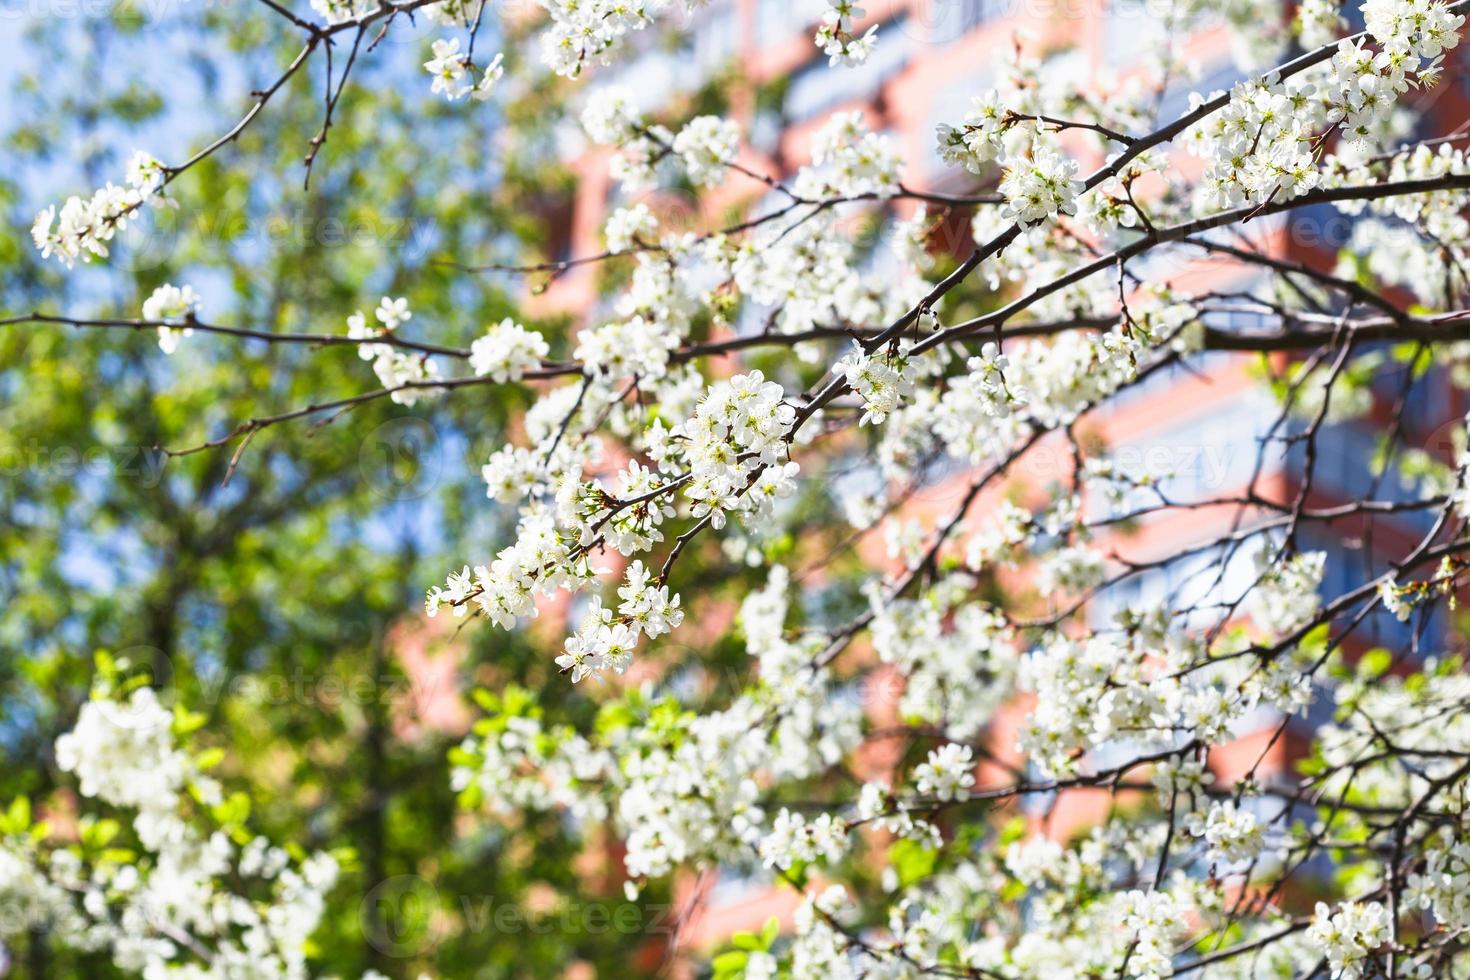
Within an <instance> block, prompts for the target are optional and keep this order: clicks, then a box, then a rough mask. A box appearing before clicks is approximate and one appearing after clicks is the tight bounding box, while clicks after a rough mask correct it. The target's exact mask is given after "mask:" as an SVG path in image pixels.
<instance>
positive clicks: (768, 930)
mask: <svg viewBox="0 0 1470 980" xmlns="http://www.w3.org/2000/svg"><path fill="white" fill-rule="evenodd" d="M780 934H781V920H779V919H777V918H776V917H775V916H774V915H773V916H771V917H770V918H769V919H767V920H766V923H765V925H763V926H761V949H765V950H769V949H770V948H771V946H772V945H774V944H775V942H776V937H777V936H779V935H780Z"/></svg>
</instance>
